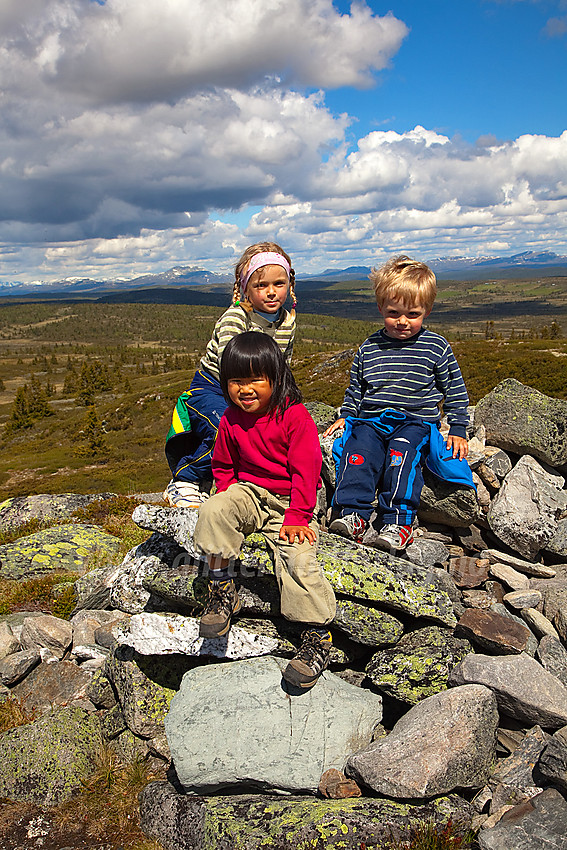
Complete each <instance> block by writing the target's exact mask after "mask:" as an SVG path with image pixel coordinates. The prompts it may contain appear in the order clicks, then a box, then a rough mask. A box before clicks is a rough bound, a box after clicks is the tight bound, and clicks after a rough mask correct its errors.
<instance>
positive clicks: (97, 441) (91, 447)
mask: <svg viewBox="0 0 567 850" xmlns="http://www.w3.org/2000/svg"><path fill="white" fill-rule="evenodd" d="M82 433H83V439H84V441H85V442H84V444H83V445H82V446H78V447H77V449H76V450H75V454H77V455H79V456H80V457H100V456H101V455H104V454H106V450H107V446H106V438H105V435H104V430H103V427H102V422H101V421H100V419H99V418H98V414H97V412H96V407H95V406H94V404H91V405H90V407H89V410H88V413H87V417H86V422H85V427H84V429H83V432H82Z"/></svg>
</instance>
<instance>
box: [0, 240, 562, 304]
mask: <svg viewBox="0 0 567 850" xmlns="http://www.w3.org/2000/svg"><path fill="white" fill-rule="evenodd" d="M427 262H428V265H430V266H431V268H432V269H433V270H434V272H435V274H436V275H437V276H438V277H439V278H441V279H448V278H453V279H457V280H467V279H477V278H486V277H507V278H509V277H525V276H527V275H530V274H533V272H537V274H538V275H539V276H541V277H550V276H560V277H562V276H567V256H563V255H560V254H555V253H553V252H552V251H541V252H535V251H524V252H522V253H520V254H513V255H512V256H511V257H437V258H434V259H431V260H428V261H427ZM369 273H370V266H349V267H348V268H345V269H325V270H324V271H322V272H319V273H318V274H298V275H297V279H298V280H305V281H321V282H327V283H330V282H332V281H343V280H366V279H367V278H368V274H369ZM232 280H233V278H232V275H230V274H215V272H210V271H207V270H206V269H200V268H196V267H194V266H176V267H175V268H172V269H168V271H165V272H161V273H160V274H146V275H141V276H140V277H135V278H130V279H125V278H117V279H115V280H91V279H90V278H68V279H67V280H58V281H52V282H49V283H46V282H43V281H37V282H34V283H19V282H17V281H14V282H12V283H5V284H0V297H2V296H11V297H19V296H21V295H25V296H32V295H33V296H35V297H38V296H39V297H46V298H50V297H58V298H62V297H63V298H64V297H65V296H66V295H67V296H68V297H71V298H77V297H80V296H81V295H84V296H85V297H87V298H96V297H97V296H98V295H103V294H105V295H112V294H116V295H118V294H120V293H124V292H128V291H131V290H136V289H151V288H154V287H172V288H178V287H186V286H192V287H199V289H200V290H201V291H204V292H213V291H214V290H217V291H218V289H219V287H222V289H223V290H226V289H227V288H228V287H229V285H230V283H231V281H232ZM203 303H206V302H203Z"/></svg>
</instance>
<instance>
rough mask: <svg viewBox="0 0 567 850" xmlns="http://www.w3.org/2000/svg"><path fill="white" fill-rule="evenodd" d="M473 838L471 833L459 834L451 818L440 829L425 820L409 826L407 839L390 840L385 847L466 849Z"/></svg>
mask: <svg viewBox="0 0 567 850" xmlns="http://www.w3.org/2000/svg"><path fill="white" fill-rule="evenodd" d="M473 840H474V834H473V833H471V832H469V833H467V834H466V835H460V834H459V833H458V832H457V831H456V829H455V827H454V826H453V822H452V821H451V820H449V821H448V822H447V823H446V824H445V826H444V827H443V828H442V829H440V828H439V826H437V825H436V824H434V823H431V822H429V821H426V822H424V823H420V824H418V825H417V826H414V827H411V828H410V829H409V834H408V837H407V839H405V840H404V839H403V840H402V841H401V843H398V842H396V843H394V842H392V841H390V842H389V844H388V845H387V848H388V850H468V848H470V847H471V842H472V841H473Z"/></svg>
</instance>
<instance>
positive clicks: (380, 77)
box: [0, 0, 567, 284]
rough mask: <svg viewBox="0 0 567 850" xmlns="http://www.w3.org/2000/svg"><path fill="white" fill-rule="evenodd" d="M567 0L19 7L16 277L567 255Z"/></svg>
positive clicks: (9, 102) (6, 88) (10, 49)
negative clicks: (266, 249)
mask: <svg viewBox="0 0 567 850" xmlns="http://www.w3.org/2000/svg"><path fill="white" fill-rule="evenodd" d="M566 92H567V0H428V2H425V0H386V2H378V0H366V2H364V0H360V2H353V3H350V2H343V0H334V2H332V0H0V284H2V283H8V282H14V281H19V282H23V283H27V282H31V281H53V280H61V279H67V278H81V277H91V278H95V279H98V280H100V279H109V278H113V279H116V278H126V279H128V278H132V277H136V276H138V275H141V274H146V273H156V272H161V271H165V270H167V269H169V268H172V267H175V266H193V267H199V268H206V269H208V270H210V271H214V272H230V271H231V270H232V269H233V267H234V264H235V262H236V260H237V259H238V257H239V256H240V254H241V253H242V251H243V250H244V248H245V247H246V246H247V245H250V244H252V243H255V242H259V241H264V240H275V241H276V242H278V243H279V244H280V245H282V247H283V248H284V249H285V250H286V251H287V252H288V253H289V254H290V255H291V258H292V261H293V265H294V267H295V269H296V272H297V273H298V274H301V273H317V272H319V271H322V270H324V269H327V268H345V267H347V266H351V265H379V264H380V263H382V262H383V261H385V260H386V259H387V258H388V257H390V256H393V255H395V254H399V253H406V254H409V255H410V256H413V257H416V258H417V259H423V260H428V259H432V258H435V257H451V256H468V257H478V256H510V255H512V254H514V253H518V252H521V251H541V250H548V251H555V252H556V253H558V254H566V255H567V96H566V94H565V93H566Z"/></svg>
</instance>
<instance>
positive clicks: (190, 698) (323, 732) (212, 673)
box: [165, 656, 382, 794]
mask: <svg viewBox="0 0 567 850" xmlns="http://www.w3.org/2000/svg"><path fill="white" fill-rule="evenodd" d="M286 663H287V662H286V661H282V660H280V659H276V658H274V657H272V656H267V657H265V658H254V659H249V660H246V661H235V662H233V663H232V664H216V665H211V666H208V667H198V668H196V669H194V670H190V671H188V672H187V673H186V674H185V676H184V677H183V680H182V683H181V688H180V690H179V692H178V693H177V694H176V695H175V696H174V697H173V699H172V701H171V706H170V710H169V713H168V714H167V717H166V719H165V730H166V734H167V738H168V741H169V746H170V749H171V754H172V757H173V761H174V764H175V769H176V772H177V775H178V777H179V780H180V782H181V784H182V785H183V787H184V788H185V790H186V791H188V792H190V793H193V794H210V793H215V792H217V791H219V790H220V789H222V788H231V789H234V790H236V789H238V788H242V789H245V788H248V789H250V788H255V789H257V790H260V791H283V792H287V793H299V792H303V793H309V794H315V793H316V791H317V787H318V784H319V780H320V778H321V774H322V773H324V772H325V771H326V770H328V769H329V768H332V767H334V768H336V769H338V770H342V768H343V765H344V762H345V759H346V758H347V756H348V755H349V754H350V753H351V752H353V751H354V750H356V749H358V748H360V747H363V746H365V745H366V744H367V743H368V742H369V740H370V737H371V734H372V730H373V728H374V726H375V725H376V724H377V723H378V722H379V721H380V720H381V717H382V701H381V698H380V697H379V696H378V695H376V694H373V693H371V692H370V691H363V690H362V689H361V688H356V687H354V686H353V685H349V684H348V683H346V682H344V681H343V680H342V679H339V678H338V677H337V676H334V675H333V674H332V673H329V672H325V673H323V674H322V676H321V677H320V679H319V680H318V682H317V684H316V685H315V686H314V687H313V688H310V689H306V690H301V689H299V688H297V689H295V688H290V687H289V686H288V685H287V684H286V683H285V682H284V681H283V680H282V675H281V674H282V670H283V669H284V668H285V666H286ZM291 691H293V693H292V692H291ZM212 716H214V718H215V722H214V723H211V717H212Z"/></svg>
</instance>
